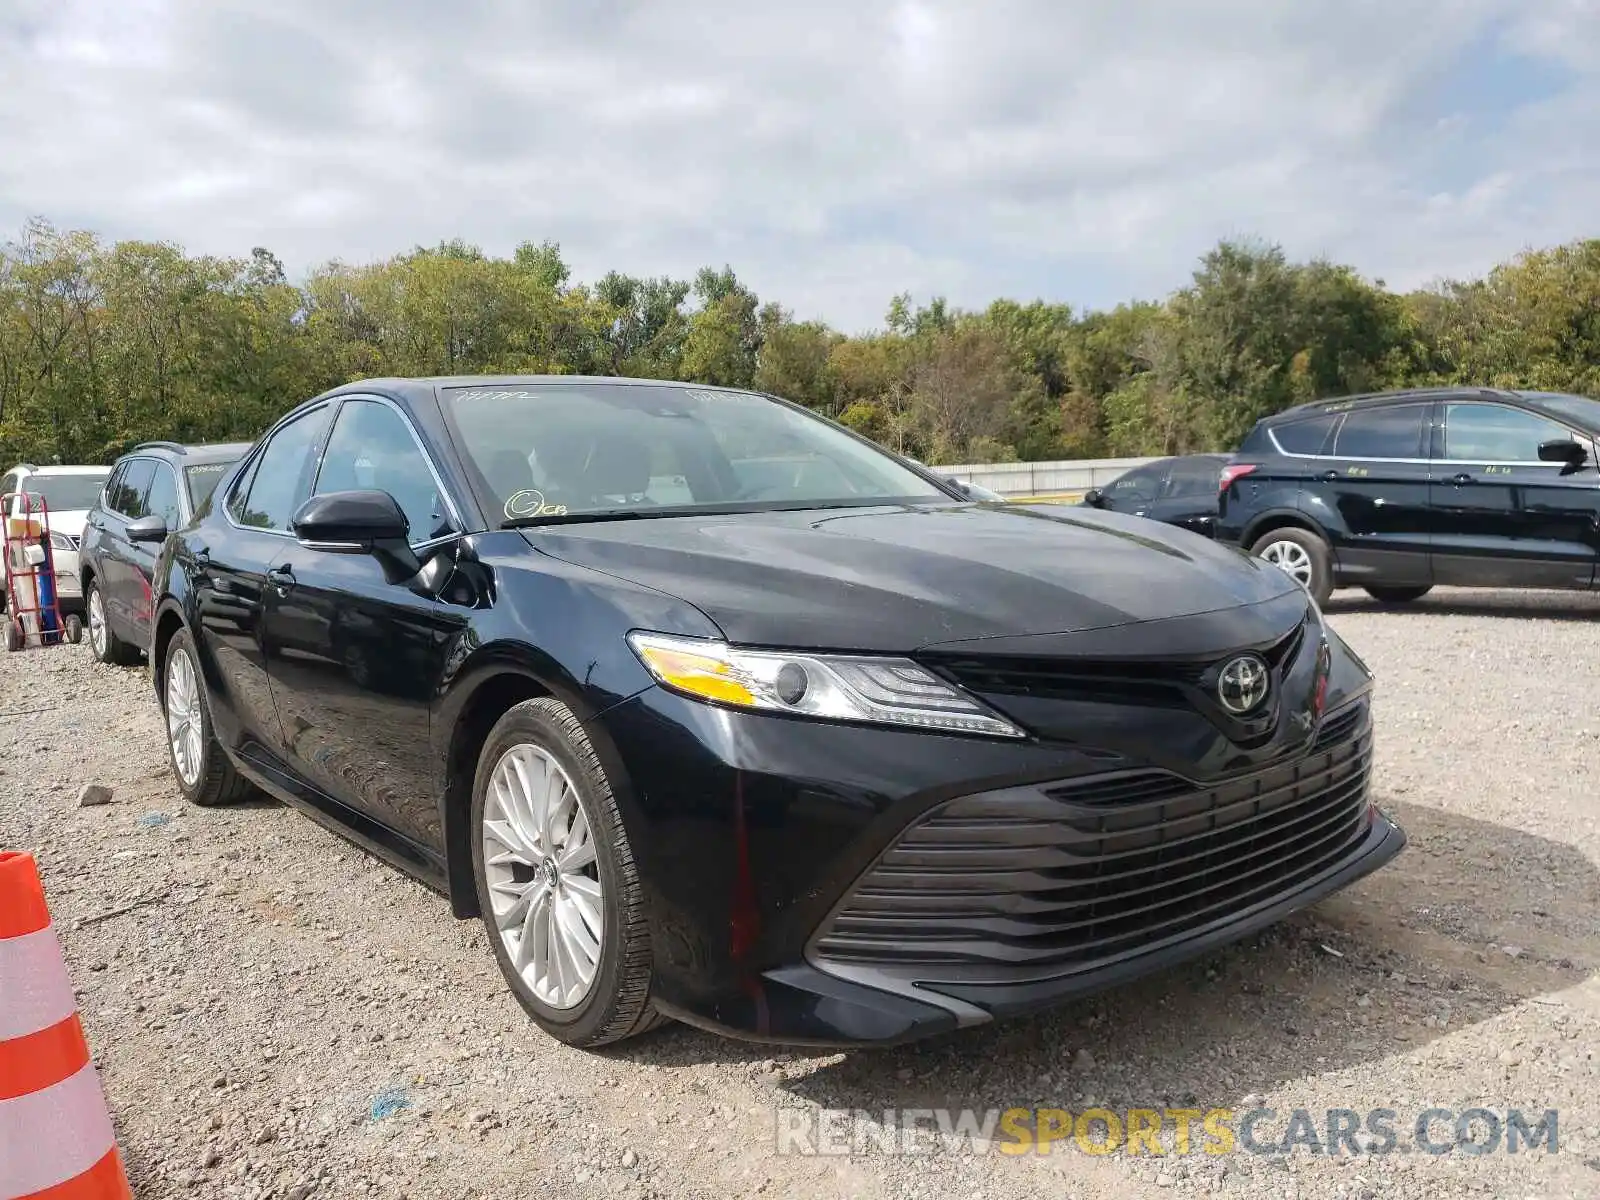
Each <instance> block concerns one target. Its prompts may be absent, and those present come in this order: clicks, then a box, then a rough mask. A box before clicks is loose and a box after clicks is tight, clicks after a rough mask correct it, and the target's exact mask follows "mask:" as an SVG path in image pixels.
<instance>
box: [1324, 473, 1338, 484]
mask: <svg viewBox="0 0 1600 1200" xmlns="http://www.w3.org/2000/svg"><path fill="white" fill-rule="evenodd" d="M1320 478H1321V480H1322V482H1323V483H1332V482H1333V481H1334V480H1335V479H1337V478H1339V472H1337V471H1324V472H1323V473H1322V475H1321V476H1320Z"/></svg>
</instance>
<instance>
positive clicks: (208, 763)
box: [161, 629, 255, 808]
mask: <svg viewBox="0 0 1600 1200" xmlns="http://www.w3.org/2000/svg"><path fill="white" fill-rule="evenodd" d="M161 702H162V708H163V709H165V710H166V713H165V715H166V719H167V757H168V759H169V760H170V761H171V763H172V774H173V775H174V776H175V777H176V778H177V780H178V789H179V790H180V791H181V792H183V795H184V798H185V799H187V800H188V801H189V802H190V803H191V804H198V805H201V806H202V807H205V808H214V807H217V806H218V805H223V804H237V803H238V802H239V801H241V800H245V799H247V798H249V797H250V796H251V795H252V794H253V792H254V791H255V789H254V787H252V785H251V784H250V781H249V780H247V779H245V777H244V776H243V775H240V774H239V772H238V770H237V769H235V767H234V765H233V763H232V762H231V761H230V760H229V758H228V755H227V752H226V751H225V750H223V748H222V744H221V743H220V742H218V741H217V738H216V734H215V733H214V732H213V731H212V726H211V705H210V703H209V702H208V701H207V699H206V689H205V682H204V680H203V679H202V678H201V675H200V667H199V663H198V661H197V660H196V658H195V653H194V642H193V641H192V640H191V639H190V637H189V631H188V630H187V629H180V630H179V631H178V632H177V633H175V634H173V635H172V641H171V642H169V643H168V645H167V658H166V662H165V663H164V664H163V678H162V681H161Z"/></svg>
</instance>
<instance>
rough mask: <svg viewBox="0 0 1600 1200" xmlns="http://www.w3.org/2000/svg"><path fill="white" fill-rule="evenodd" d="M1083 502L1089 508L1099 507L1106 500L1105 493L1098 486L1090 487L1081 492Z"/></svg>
mask: <svg viewBox="0 0 1600 1200" xmlns="http://www.w3.org/2000/svg"><path fill="white" fill-rule="evenodd" d="M1083 502H1084V503H1085V504H1087V505H1088V506H1089V507H1090V508H1099V507H1100V506H1101V505H1102V504H1104V503H1105V502H1106V494H1105V493H1104V492H1102V491H1101V490H1100V489H1099V488H1090V489H1089V490H1088V491H1087V492H1085V493H1084V494H1083Z"/></svg>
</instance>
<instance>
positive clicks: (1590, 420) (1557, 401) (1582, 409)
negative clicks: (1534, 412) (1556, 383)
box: [1522, 392, 1600, 431]
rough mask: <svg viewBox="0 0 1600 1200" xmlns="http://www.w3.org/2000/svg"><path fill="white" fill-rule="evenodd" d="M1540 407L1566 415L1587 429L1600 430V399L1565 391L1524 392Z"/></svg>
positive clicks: (1559, 415)
mask: <svg viewBox="0 0 1600 1200" xmlns="http://www.w3.org/2000/svg"><path fill="white" fill-rule="evenodd" d="M1522 394H1523V395H1524V396H1526V397H1528V399H1530V400H1532V401H1533V402H1534V403H1535V404H1536V405H1538V406H1539V407H1540V408H1542V409H1545V410H1547V411H1548V412H1551V413H1553V414H1555V415H1556V416H1558V417H1565V418H1566V419H1567V420H1569V421H1571V422H1572V423H1573V424H1575V425H1582V426H1583V427H1584V428H1585V429H1588V430H1592V431H1600V400H1591V399H1590V398H1589V397H1588V396H1569V395H1567V394H1566V393H1564V392H1523V393H1522Z"/></svg>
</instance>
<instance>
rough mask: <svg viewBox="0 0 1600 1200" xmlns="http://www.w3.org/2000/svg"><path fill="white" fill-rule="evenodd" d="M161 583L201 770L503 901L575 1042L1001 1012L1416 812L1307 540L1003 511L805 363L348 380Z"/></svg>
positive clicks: (1058, 998) (310, 405)
mask: <svg viewBox="0 0 1600 1200" xmlns="http://www.w3.org/2000/svg"><path fill="white" fill-rule="evenodd" d="M155 579H156V586H155V594H156V598H157V603H156V620H155V622H154V623H153V629H152V634H151V642H150V647H149V649H150V664H151V667H150V669H151V672H152V675H153V679H154V683H155V686H156V690H157V694H158V695H159V697H160V700H161V703H162V706H163V709H164V712H165V716H166V728H167V732H168V743H169V749H170V753H171V759H172V769H173V772H174V774H175V776H176V777H177V781H178V786H179V787H180V788H181V789H182V791H183V793H184V794H185V795H186V796H187V797H188V798H189V799H190V800H192V801H194V802H195V803H197V804H220V803H225V802H227V801H230V800H235V799H239V798H242V797H243V796H245V795H247V794H248V793H249V792H250V790H251V789H252V787H258V788H261V789H264V790H265V791H267V792H268V793H270V794H271V795H273V796H276V797H278V798H279V799H281V800H283V801H285V802H287V803H290V804H293V805H296V806H298V807H299V808H301V809H303V810H304V811H305V812H306V813H308V814H309V815H311V816H312V817H314V818H316V819H317V820H319V821H322V822H324V823H326V824H327V825H329V826H331V827H332V828H334V829H335V830H337V831H338V832H340V833H342V834H343V835H345V836H346V837H349V838H351V839H353V840H354V841H355V842H357V843H358V844H360V845H361V846H363V847H365V848H366V849H367V850H369V851H370V852H372V853H374V854H376V855H379V856H381V857H382V858H384V859H386V860H387V861H389V862H390V863H392V864H394V865H395V866H397V867H399V868H400V869H402V870H405V871H408V872H410V873H412V874H414V875H415V876H417V877H418V878H420V879H422V880H424V881H425V882H427V883H428V884H431V885H432V886H434V887H435V888H437V889H438V890H439V891H440V892H442V893H443V894H444V895H446V896H447V897H448V898H449V901H450V904H451V906H452V908H453V910H454V912H455V913H456V915H457V916H459V917H462V918H470V917H474V916H481V918H482V919H483V921H484V922H485V924H486V926H487V927H488V930H489V933H490V939H489V940H490V943H491V945H492V946H493V947H494V953H495V956H496V958H497V959H498V961H499V965H500V968H501V970H502V971H503V972H504V974H505V977H506V979H507V980H508V982H509V985H510V987H511V988H512V990H513V991H514V992H515V993H516V995H517V997H518V999H519V1000H520V1001H521V1002H522V1004H523V1005H524V1006H525V1007H526V1008H527V1009H528V1011H529V1012H530V1013H531V1014H532V1016H533V1017H534V1019H535V1020H536V1021H537V1022H538V1023H539V1024H540V1025H541V1026H542V1027H543V1028H544V1029H546V1030H547V1031H549V1032H550V1033H551V1034H552V1035H554V1036H556V1037H558V1038H560V1039H561V1040H563V1041H566V1042H569V1043H571V1044H574V1045H583V1046H594V1045H599V1044H601V1043H605V1042H609V1041H614V1040H616V1039H619V1038H623V1037H626V1036H628V1035H629V1034H633V1033H637V1032H639V1031H641V1030H644V1029H646V1028H647V1027H649V1026H650V1025H652V1024H653V1023H655V1022H656V1021H657V1020H658V1019H660V1018H676V1019H678V1020H681V1021H685V1022H688V1023H690V1024H693V1025H697V1026H701V1027H704V1028H708V1029H714V1030H719V1031H723V1032H726V1033H729V1034H733V1035H735V1036H741V1037H747V1038H754V1039H758V1040H765V1041H773V1042H783V1043H790V1044H815V1045H835V1046H837V1045H850V1044H861V1043H880V1044H881V1043H893V1042H900V1041H905V1040H908V1039H912V1038H916V1037H921V1036H924V1035H927V1034H933V1033H938V1032H940V1031H944V1030H950V1029H955V1028H958V1027H962V1026H967V1025H973V1024H979V1023H982V1022H986V1021H989V1020H992V1019H994V1018H996V1017H1002V1016H1007V1015H1010V1014H1015V1013H1021V1012H1025V1011H1029V1010H1033V1009H1037V1008H1040V1007H1044V1006H1048V1005H1053V1004H1059V1003H1062V1002H1065V1001H1068V1000H1070V999H1071V998H1072V997H1075V996H1079V995H1082V994H1084V993H1086V992H1089V991H1093V990H1096V989H1100V988H1104V987H1106V986H1108V985H1111V984H1115V983H1117V982H1119V981H1122V980H1125V979H1129V978H1132V977H1134V976H1137V975H1140V974H1143V973H1146V972H1149V971H1153V970H1157V969H1160V968H1162V967H1164V966H1166V965H1168V964H1171V963H1174V962H1177V961H1180V960H1182V959H1185V958H1188V957H1191V956H1193V955H1197V954H1200V953H1202V952H1204V951H1207V950H1209V949H1211V948H1213V947H1216V946H1218V945H1221V944H1223V943H1226V942H1229V941H1232V940H1234V939H1236V938H1239V937H1241V936H1243V935H1245V934H1247V933H1249V932H1251V931H1253V930H1256V929H1259V928H1261V927H1263V926H1265V925H1267V924H1269V923H1271V922H1273V921H1276V920H1278V919H1280V918H1282V917H1283V916H1285V915H1286V914H1288V913H1290V912H1292V911H1294V910H1296V909H1299V908H1302V907H1304V906H1305V905H1308V904H1311V903H1313V902H1315V901H1316V900H1318V899H1320V898H1322V897H1324V896H1327V895H1328V894H1329V893H1331V892H1333V891H1335V890H1337V889H1339V888H1341V887H1343V886H1345V885H1347V884H1349V883H1350V882H1352V881H1353V880H1355V879H1357V878H1359V877H1361V876H1363V875H1366V874H1367V873H1368V872H1371V871H1373V870H1375V869H1376V868H1378V867H1379V866H1381V865H1383V864H1384V863H1386V862H1388V861H1389V860H1390V859H1392V858H1393V857H1394V856H1395V855H1396V854H1397V853H1398V852H1399V851H1400V850H1401V848H1402V847H1403V845H1404V844H1405V837H1404V835H1403V834H1402V832H1401V831H1400V829H1399V828H1398V827H1397V826H1396V825H1395V824H1394V823H1392V822H1391V821H1390V820H1389V819H1388V818H1387V817H1386V816H1384V815H1383V814H1382V813H1381V812H1380V811H1379V810H1378V809H1377V808H1376V807H1375V806H1374V804H1373V802H1372V800H1371V799H1370V797H1369V794H1368V781H1369V771H1370V766H1371V746H1372V733H1371V717H1370V712H1369V700H1370V692H1371V687H1372V678H1371V675H1370V674H1369V673H1368V671H1367V669H1366V668H1365V666H1363V665H1362V663H1361V662H1360V660H1359V659H1358V658H1357V657H1356V656H1355V655H1354V654H1353V653H1352V652H1351V651H1350V650H1349V649H1348V648H1347V647H1346V646H1345V644H1344V643H1343V642H1341V641H1340V639H1339V638H1338V636H1337V635H1336V634H1334V633H1333V631H1332V630H1330V629H1328V628H1327V627H1326V626H1325V625H1324V624H1323V621H1322V617H1321V614H1320V613H1319V611H1318V609H1317V606H1316V604H1315V603H1314V602H1313V601H1312V600H1311V599H1310V598H1309V597H1308V595H1307V593H1306V591H1305V589H1304V588H1302V587H1301V586H1300V585H1299V584H1298V583H1296V582H1295V580H1294V579H1292V578H1291V577H1290V576H1289V575H1288V574H1286V573H1285V572H1284V571H1282V570H1280V569H1279V568H1278V567H1276V566H1273V565H1271V564H1269V563H1266V562H1264V561H1262V560H1259V559H1253V558H1250V557H1248V556H1246V555H1245V554H1243V553H1241V552H1239V551H1238V550H1234V549H1229V548H1226V547H1222V546H1217V545H1215V544H1213V543H1211V542H1210V541H1208V540H1207V539H1204V538H1199V537H1195V536H1194V535H1193V534H1190V533H1186V532H1183V531H1181V530H1176V529H1171V528H1167V527H1164V526H1161V525H1158V524H1156V523H1154V522H1151V521H1144V520H1140V519H1139V518H1137V517H1130V516H1122V515H1118V514H1114V513H1100V512H1094V511H1091V510H1084V509H1069V508H1059V507H1030V506H1026V505H1021V506H1019V505H1007V504H1000V503H988V502H974V501H972V500H971V499H969V498H968V497H967V496H966V495H964V494H963V493H962V492H960V491H959V490H958V489H957V488H956V487H955V486H954V485H953V484H951V483H949V482H948V481H945V480H941V479H940V478H939V477H937V476H936V475H934V474H932V473H931V472H929V471H927V470H925V469H921V468H918V467H915V466H913V465H911V464H910V463H908V462H907V461H906V460H903V459H900V458H897V457H895V456H893V455H891V454H889V453H887V452H886V451H884V450H881V449H879V448H878V447H877V446H875V445H873V444H872V443H870V442H868V441H865V440H863V439H861V438H859V437H857V436H855V435H854V434H853V433H851V432H849V431H848V430H845V429H843V428H841V427H839V426H837V425H834V424H832V423H830V422H828V421H825V420H822V419H821V418H818V417H816V416H814V415H812V414H810V413H808V412H807V411H805V410H804V409H802V408H800V407H798V406H795V405H792V404H789V403H786V402H784V401H782V400H778V399H775V398H773V397H770V396H762V395H756V394H753V393H751V392H746V391H735V390H726V389H719V388H710V387H698V386H692V385H688V384H676V383H660V382H653V381H642V380H620V379H585V378H570V377H568V378H457V379H423V380H399V379H387V380H371V381H367V382H364V383H357V384H351V385H348V386H346V387H342V388H339V389H337V390H335V391H332V392H329V393H326V394H324V395H322V396H318V397H317V398H315V399H313V400H309V401H307V402H305V403H304V404H302V405H300V406H299V407H298V408H296V409H294V410H293V411H292V412H290V413H289V414H288V415H287V416H285V417H284V418H283V419H282V420H281V421H280V422H278V424H277V425H276V426H275V427H274V428H272V429H271V430H270V431H268V433H267V434H266V435H265V436H264V437H263V438H262V439H261V440H260V441H259V442H258V443H257V444H256V445H255V447H254V448H253V449H252V450H251V452H250V453H249V454H248V455H246V456H245V457H244V458H243V459H242V460H241V461H240V462H239V463H238V464H237V465H236V466H235V467H234V468H232V469H231V470H230V472H229V473H228V475H227V476H226V477H225V478H224V479H223V480H222V482H221V483H220V484H219V485H218V487H217V488H216V490H215V492H214V493H213V495H212V498H211V500H210V502H209V503H208V504H207V505H206V506H205V507H203V508H202V510H201V511H200V512H199V513H198V514H197V516H196V517H195V519H194V520H193V521H192V522H190V523H189V524H188V525H187V526H186V527H185V528H183V529H181V530H178V531H176V532H175V533H174V534H173V536H171V537H169V538H168V540H167V542H166V543H165V545H164V546H163V548H162V552H161V555H160V557H159V559H158V561H157V563H156V568H155Z"/></svg>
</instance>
